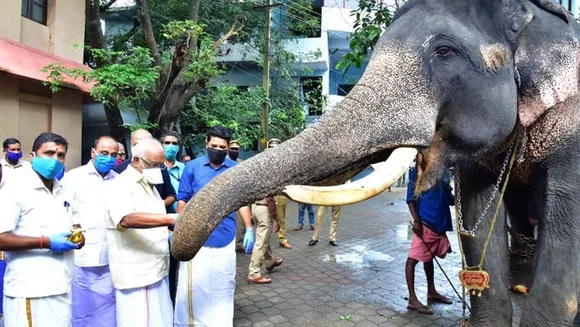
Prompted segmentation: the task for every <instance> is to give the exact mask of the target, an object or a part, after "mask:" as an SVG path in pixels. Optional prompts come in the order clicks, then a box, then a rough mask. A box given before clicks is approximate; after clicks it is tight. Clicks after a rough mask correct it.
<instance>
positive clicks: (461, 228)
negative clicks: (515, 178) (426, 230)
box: [455, 144, 513, 236]
mask: <svg viewBox="0 0 580 327" xmlns="http://www.w3.org/2000/svg"><path fill="white" fill-rule="evenodd" d="M512 149H513V144H511V145H510V147H509V149H508V152H507V155H506V157H505V159H504V161H503V164H502V167H501V171H500V173H499V176H498V177H497V181H496V183H495V187H494V188H493V192H492V194H491V197H490V198H489V201H487V203H486V205H485V207H484V209H483V211H482V212H481V215H480V216H479V219H478V220H477V221H476V222H475V225H473V228H472V229H471V230H467V229H465V227H464V226H463V210H462V209H461V185H460V184H461V182H460V177H459V171H457V172H456V173H455V181H456V184H457V190H456V192H455V193H456V197H457V215H458V216H457V220H458V222H459V226H457V228H458V229H459V232H460V233H461V234H466V235H470V236H475V231H476V230H477V228H478V227H479V225H480V224H481V222H482V221H483V219H484V218H485V217H486V216H487V212H488V211H489V208H491V205H492V203H493V200H494V199H495V196H496V195H497V193H498V191H499V186H500V185H501V181H502V180H503V176H504V174H505V171H506V169H507V165H508V163H509V161H510V160H509V159H510V156H511V153H512Z"/></svg>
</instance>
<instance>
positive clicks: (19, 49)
mask: <svg viewBox="0 0 580 327" xmlns="http://www.w3.org/2000/svg"><path fill="white" fill-rule="evenodd" d="M84 30H85V1H84V0H66V1H62V0H59V1H58V2H57V1H56V0H6V1H3V2H2V10H1V11H0V117H1V119H0V139H2V140H3V139H5V138H7V137H15V138H18V139H19V140H20V141H21V142H22V149H23V152H24V153H25V154H28V153H29V152H30V151H31V150H32V142H33V141H34V138H35V137H36V136H38V134H40V133H41V132H54V133H58V134H60V135H62V136H63V137H65V138H66V139H67V140H68V141H69V151H68V154H67V158H66V166H67V168H69V169H70V168H73V167H76V166H78V165H80V163H81V135H82V130H81V126H82V112H83V101H84V98H85V96H86V95H87V94H88V93H89V92H90V90H91V87H90V85H87V84H84V83H82V82H79V81H73V80H71V79H66V80H65V84H66V85H65V87H63V88H62V90H61V91H60V92H58V93H55V94H53V93H52V92H51V91H50V89H49V88H48V87H46V86H44V85H43V82H44V81H46V79H47V76H48V74H47V73H43V72H41V69H42V68H43V67H44V66H46V65H48V64H51V63H57V62H58V63H61V64H62V65H64V66H66V67H69V68H73V67H82V68H83V69H86V67H84V66H83V65H82V60H83V50H82V49H80V48H75V47H73V45H75V44H78V45H83V43H84Z"/></svg>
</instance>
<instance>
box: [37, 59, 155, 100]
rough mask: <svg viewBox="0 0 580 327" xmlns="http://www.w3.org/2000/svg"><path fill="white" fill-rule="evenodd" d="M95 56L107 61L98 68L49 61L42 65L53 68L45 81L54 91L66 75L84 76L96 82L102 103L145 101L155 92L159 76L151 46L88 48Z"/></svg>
mask: <svg viewBox="0 0 580 327" xmlns="http://www.w3.org/2000/svg"><path fill="white" fill-rule="evenodd" d="M88 50H89V51H90V52H91V55H92V57H93V58H96V59H98V60H99V61H101V62H102V63H104V65H102V66H101V67H99V68H97V69H93V70H85V69H81V68H73V69H70V68H67V67H65V66H63V65H61V64H59V63H53V64H49V65H47V66H46V67H44V68H43V69H42V71H43V72H50V74H49V77H48V80H47V81H46V82H44V84H45V85H47V86H49V87H50V89H51V90H52V91H53V92H58V91H59V90H60V86H61V85H62V84H63V83H64V80H65V76H69V77H71V78H73V79H77V78H82V80H83V81H84V82H89V83H90V82H94V83H96V84H95V86H94V87H93V89H92V92H91V95H92V96H93V97H94V98H95V99H96V100H98V101H101V102H103V103H105V104H106V103H110V102H118V101H125V102H127V101H142V100H145V99H148V98H149V97H151V95H152V94H153V90H154V86H155V80H156V79H157V78H158V77H159V73H158V72H157V69H156V68H155V67H154V66H153V58H152V57H151V55H150V54H149V50H148V49H145V48H142V47H134V48H132V49H129V50H128V51H111V50H105V49H88Z"/></svg>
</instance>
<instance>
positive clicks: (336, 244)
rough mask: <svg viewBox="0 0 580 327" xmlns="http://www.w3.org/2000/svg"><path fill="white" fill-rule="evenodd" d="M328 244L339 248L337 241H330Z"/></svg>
mask: <svg viewBox="0 0 580 327" xmlns="http://www.w3.org/2000/svg"><path fill="white" fill-rule="evenodd" d="M328 244H330V245H332V246H338V243H336V242H335V241H330V242H328Z"/></svg>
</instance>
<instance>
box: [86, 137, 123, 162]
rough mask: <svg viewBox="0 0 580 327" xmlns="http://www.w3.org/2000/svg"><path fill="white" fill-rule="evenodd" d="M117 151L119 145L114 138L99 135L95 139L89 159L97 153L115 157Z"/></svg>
mask: <svg viewBox="0 0 580 327" xmlns="http://www.w3.org/2000/svg"><path fill="white" fill-rule="evenodd" d="M118 152H119V145H118V144H117V141H115V139H114V138H112V137H110V136H101V137H99V138H98V139H96V140H95V146H94V148H93V151H91V159H93V160H94V159H95V158H96V157H97V155H99V154H102V155H105V156H108V157H115V158H116V157H117V153H118Z"/></svg>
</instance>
